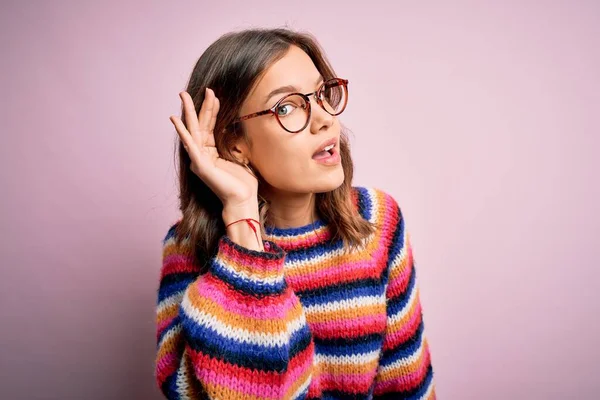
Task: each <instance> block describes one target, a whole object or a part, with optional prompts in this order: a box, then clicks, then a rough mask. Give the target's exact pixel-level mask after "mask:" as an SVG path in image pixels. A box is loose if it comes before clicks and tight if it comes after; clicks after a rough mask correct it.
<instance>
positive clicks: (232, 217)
mask: <svg viewBox="0 0 600 400" xmlns="http://www.w3.org/2000/svg"><path fill="white" fill-rule="evenodd" d="M259 215H260V214H259V212H258V203H256V204H250V205H240V206H225V207H223V212H222V213H221V216H222V217H223V222H225V226H227V225H228V224H230V223H232V222H234V221H237V220H240V219H242V218H252V219H255V220H257V221H260V216H259ZM232 226H233V225H232Z"/></svg>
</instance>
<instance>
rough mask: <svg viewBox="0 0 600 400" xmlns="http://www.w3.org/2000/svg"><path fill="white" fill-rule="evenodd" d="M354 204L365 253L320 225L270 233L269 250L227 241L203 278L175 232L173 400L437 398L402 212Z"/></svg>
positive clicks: (168, 329) (371, 192)
mask: <svg viewBox="0 0 600 400" xmlns="http://www.w3.org/2000/svg"><path fill="white" fill-rule="evenodd" d="M353 202H354V205H355V207H357V209H358V211H359V212H360V214H361V215H362V216H363V218H365V219H367V220H369V221H371V222H373V223H375V224H376V226H377V229H376V231H375V233H373V234H372V235H370V236H369V237H368V238H367V239H365V241H364V242H363V245H362V246H361V248H360V251H356V250H354V251H352V252H344V251H342V250H343V246H342V242H341V240H340V239H338V240H332V232H331V230H330V229H329V227H328V225H327V224H326V223H324V222H323V221H322V220H320V219H319V220H317V221H316V222H314V223H311V224H309V225H306V226H303V227H299V228H283V229H282V228H274V227H267V228H266V232H265V237H266V240H264V241H263V243H264V246H265V250H264V251H255V250H251V249H248V248H245V247H242V246H240V245H238V244H237V243H234V242H233V241H231V240H230V239H229V237H228V236H227V235H223V236H222V237H221V238H220V240H219V244H218V251H217V254H216V255H215V256H214V257H213V258H212V259H211V260H210V266H209V269H208V270H207V272H206V273H203V274H199V272H198V267H197V265H194V263H193V261H192V258H191V257H190V256H187V255H186V251H185V248H183V247H184V246H186V242H185V241H184V242H183V243H181V244H179V245H176V244H175V228H176V225H177V224H175V225H173V226H172V227H171V229H169V231H168V233H167V235H166V237H165V239H164V241H163V267H162V271H161V276H160V286H159V289H158V307H157V356H156V379H157V384H158V386H159V388H160V389H161V391H162V392H163V394H164V395H165V396H166V397H167V398H168V399H198V398H208V399H222V400H227V399H250V400H252V399H350V398H352V399H383V398H389V399H429V400H431V399H435V387H434V382H433V370H432V366H431V358H430V352H429V347H428V343H427V340H426V338H425V335H424V331H423V327H424V325H423V315H422V311H421V303H420V301H419V291H418V285H417V283H416V274H415V263H414V260H413V254H412V249H411V245H410V237H409V235H408V232H407V230H406V228H405V225H404V219H403V218H402V213H401V211H400V208H399V206H398V203H397V202H396V201H395V199H394V198H393V197H392V196H391V195H389V194H388V193H386V192H384V191H382V190H381V189H376V188H367V187H361V186H354V187H353ZM187 245H188V246H189V243H187Z"/></svg>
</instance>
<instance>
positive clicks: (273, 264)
mask: <svg viewBox="0 0 600 400" xmlns="http://www.w3.org/2000/svg"><path fill="white" fill-rule="evenodd" d="M216 260H217V261H219V262H220V263H221V264H222V265H224V266H226V267H227V269H230V270H233V271H238V270H239V269H240V268H239V267H240V266H242V270H245V268H244V266H248V264H250V265H252V268H253V270H254V271H256V272H257V273H260V274H267V275H273V276H276V275H280V274H281V272H282V268H283V263H284V262H285V259H279V260H271V259H263V258H260V257H255V256H252V255H246V254H240V253H239V252H238V250H236V249H235V248H233V247H232V246H229V247H228V246H227V244H225V245H224V246H223V247H222V248H220V249H219V254H218V255H217V257H216ZM228 261H232V263H230V262H228ZM234 263H235V264H238V265H233V264H234Z"/></svg>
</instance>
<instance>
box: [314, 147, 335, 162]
mask: <svg viewBox="0 0 600 400" xmlns="http://www.w3.org/2000/svg"><path fill="white" fill-rule="evenodd" d="M336 151H337V149H336V147H335V144H330V145H329V146H326V147H325V148H324V149H323V150H321V151H318V152H316V153H315V154H313V156H312V158H313V160H321V159H323V158H327V157H331V156H332V155H333V154H334V153H335V152H336Z"/></svg>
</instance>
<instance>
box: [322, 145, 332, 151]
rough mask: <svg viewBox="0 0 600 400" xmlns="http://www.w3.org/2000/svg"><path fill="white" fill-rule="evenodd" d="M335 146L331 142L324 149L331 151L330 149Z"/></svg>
mask: <svg viewBox="0 0 600 400" xmlns="http://www.w3.org/2000/svg"><path fill="white" fill-rule="evenodd" d="M333 146H334V145H333V144H330V145H329V146H327V147H325V148H324V149H323V151H329V150H331V149H333Z"/></svg>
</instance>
